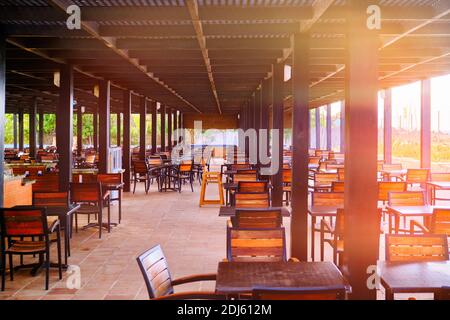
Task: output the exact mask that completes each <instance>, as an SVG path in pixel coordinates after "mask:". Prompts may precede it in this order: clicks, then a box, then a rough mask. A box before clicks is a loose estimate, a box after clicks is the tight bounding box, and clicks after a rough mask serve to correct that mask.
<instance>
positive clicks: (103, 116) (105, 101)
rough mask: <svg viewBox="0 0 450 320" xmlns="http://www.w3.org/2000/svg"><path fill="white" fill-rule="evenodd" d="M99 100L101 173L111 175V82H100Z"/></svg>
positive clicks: (99, 165) (99, 166)
mask: <svg viewBox="0 0 450 320" xmlns="http://www.w3.org/2000/svg"><path fill="white" fill-rule="evenodd" d="M99 88H100V90H99V92H100V95H99V98H98V117H99V127H98V132H99V135H98V142H99V148H98V149H99V164H98V171H99V173H109V172H110V169H111V168H110V167H109V148H110V144H111V139H110V118H111V104H110V101H111V82H110V81H100V82H99Z"/></svg>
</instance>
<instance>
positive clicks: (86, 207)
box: [77, 204, 100, 214]
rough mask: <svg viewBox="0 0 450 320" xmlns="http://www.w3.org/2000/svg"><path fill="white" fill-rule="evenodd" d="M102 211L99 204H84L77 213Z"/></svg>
mask: <svg viewBox="0 0 450 320" xmlns="http://www.w3.org/2000/svg"><path fill="white" fill-rule="evenodd" d="M98 212H100V208H99V207H98V206H93V205H89V204H82V205H81V206H80V209H78V210H77V213H80V214H90V213H98Z"/></svg>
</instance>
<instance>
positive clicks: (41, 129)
mask: <svg viewBox="0 0 450 320" xmlns="http://www.w3.org/2000/svg"><path fill="white" fill-rule="evenodd" d="M39 149H44V111H43V110H40V111H39Z"/></svg>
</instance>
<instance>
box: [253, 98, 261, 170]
mask: <svg viewBox="0 0 450 320" xmlns="http://www.w3.org/2000/svg"><path fill="white" fill-rule="evenodd" d="M254 113H255V117H254V119H255V120H254V123H255V130H256V155H257V164H258V165H260V164H261V161H260V160H259V129H261V89H257V90H256V91H255V111H254Z"/></svg>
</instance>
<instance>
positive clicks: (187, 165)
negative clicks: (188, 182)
mask: <svg viewBox="0 0 450 320" xmlns="http://www.w3.org/2000/svg"><path fill="white" fill-rule="evenodd" d="M191 171H192V161H183V162H182V163H181V164H180V172H191Z"/></svg>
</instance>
